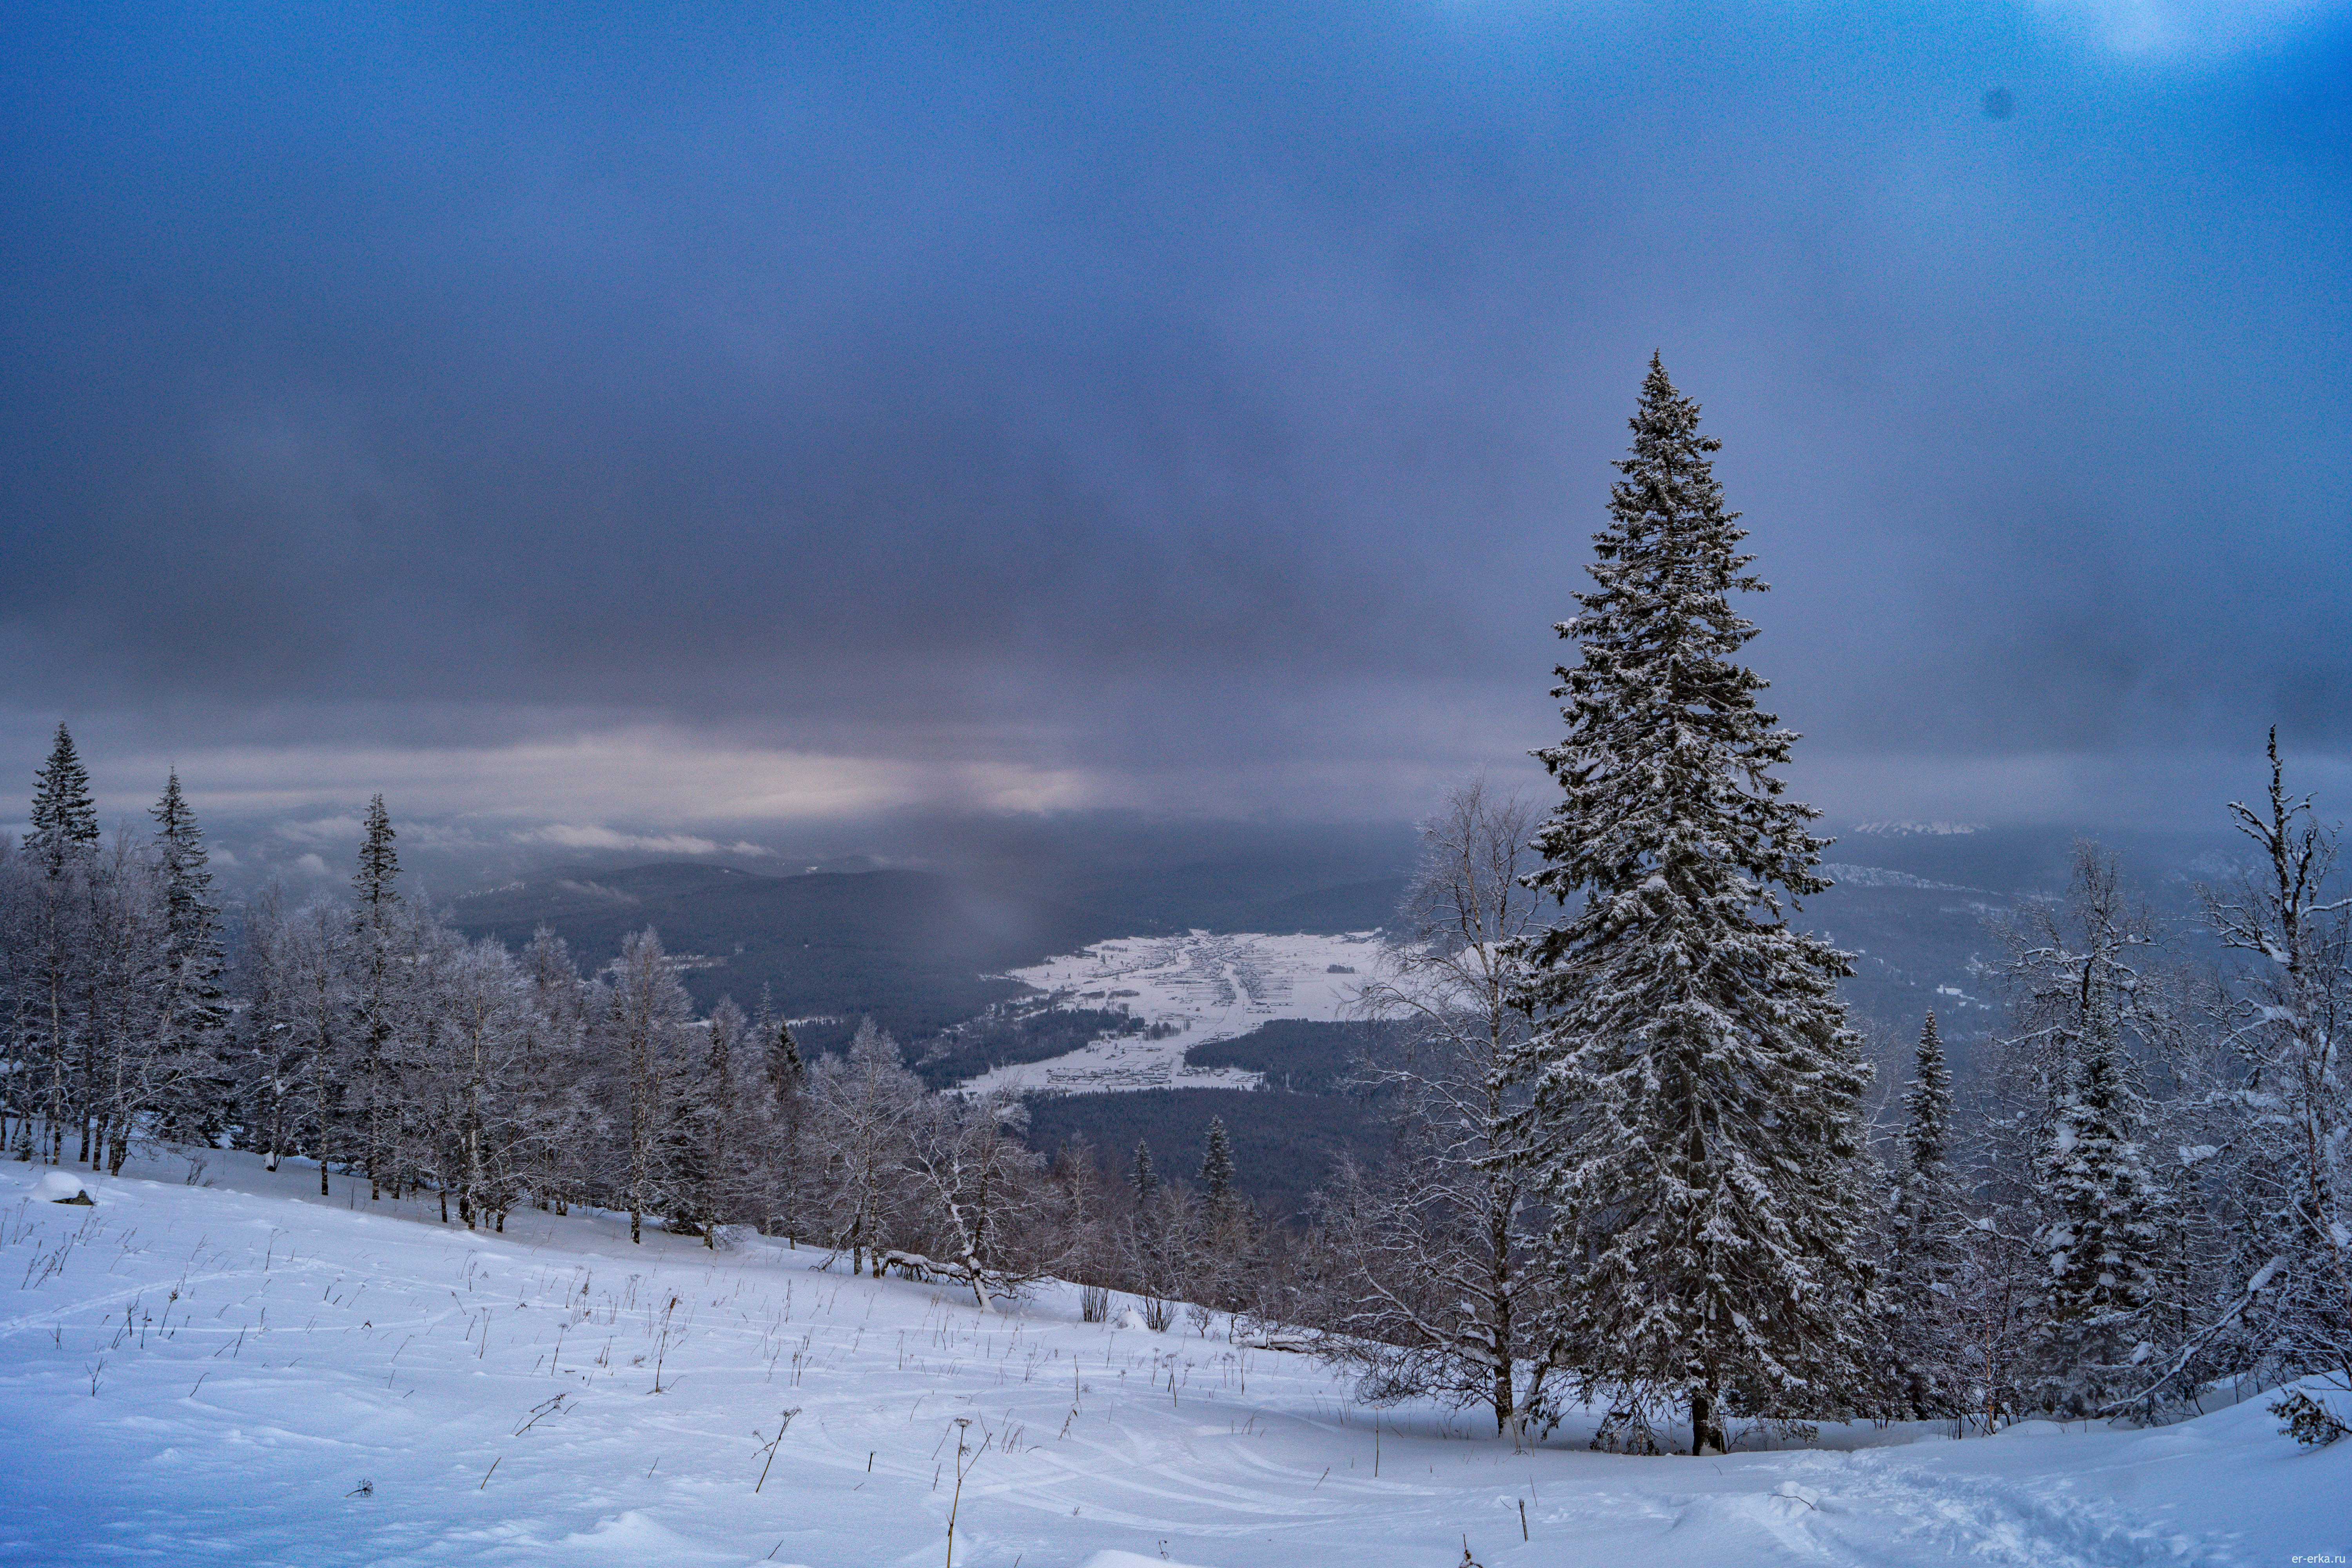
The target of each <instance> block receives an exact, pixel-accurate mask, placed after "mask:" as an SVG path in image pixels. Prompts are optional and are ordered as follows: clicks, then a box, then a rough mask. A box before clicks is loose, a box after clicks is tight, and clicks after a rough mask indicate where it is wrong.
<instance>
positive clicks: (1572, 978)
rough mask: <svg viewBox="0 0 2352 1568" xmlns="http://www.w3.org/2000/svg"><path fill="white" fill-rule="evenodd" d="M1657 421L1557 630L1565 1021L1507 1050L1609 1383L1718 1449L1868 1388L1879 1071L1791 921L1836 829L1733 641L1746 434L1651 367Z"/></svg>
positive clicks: (1556, 763)
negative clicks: (1866, 1107)
mask: <svg viewBox="0 0 2352 1568" xmlns="http://www.w3.org/2000/svg"><path fill="white" fill-rule="evenodd" d="M1720 446H1721V443H1720V442H1717V441H1716V440H1713V439H1711V438H1708V437H1702V436H1701V435H1700V434H1699V433H1698V406H1697V405H1696V404H1695V403H1693V402H1691V401H1690V400H1689V399H1687V398H1685V397H1684V396H1683V395H1681V394H1680V393H1679V392H1677V391H1675V387H1674V384H1673V383H1672V382H1670V381H1669V380H1668V379H1667V376H1666V373H1665V369H1664V365H1663V364H1661V363H1659V362H1658V360H1657V359H1656V358H1654V357H1653V359H1652V360H1651V362H1650V371H1649V375H1648V378H1647V380H1646V381H1645V382H1644V384H1643V389H1642V397H1641V405H1640V408H1639V410H1638V412H1637V413H1636V414H1635V416H1634V417H1633V450H1632V452H1631V453H1630V454H1629V455H1628V456H1627V457H1626V458H1623V459H1622V460H1621V461H1620V462H1619V463H1618V464H1617V468H1618V470H1619V472H1620V474H1621V475H1622V478H1621V479H1620V480H1619V481H1618V483H1617V484H1616V485H1615V487H1614V489H1613V490H1612V496H1611V500H1610V509H1609V510H1610V513H1611V521H1610V524H1609V526H1608V527H1607V528H1605V529H1604V530H1602V531H1601V532H1600V533H1599V534H1597V535H1596V536H1595V537H1594V549H1595V554H1596V556H1597V559H1596V560H1595V562H1594V563H1593V564H1592V565H1591V567H1590V568H1589V570H1590V572H1591V576H1592V579H1593V583H1594V586H1593V588H1592V589H1591V591H1589V592H1586V593H1581V594H1579V595H1577V601H1578V603H1579V605H1581V607H1582V613H1581V614H1580V615H1579V616H1576V617H1575V618H1574V619H1573V620H1571V621H1569V622H1567V623H1565V624H1563V625H1562V626H1560V627H1559V632H1560V635H1561V636H1562V637H1568V638H1570V639H1572V640H1574V641H1575V642H1577V643H1578V644H1579V645H1580V650H1581V658H1580V661H1579V662H1578V663H1577V664H1576V665H1574V666H1572V667H1570V666H1562V667H1561V668H1559V672H1558V673H1559V678H1560V681H1561V684H1560V685H1559V687H1558V688H1556V689H1554V691H1553V695H1554V696H1555V697H1557V698H1562V699H1565V705H1564V707H1563V709H1562V716H1563V718H1564V719H1565V720H1566V721H1567V725H1568V734H1567V737H1566V739H1565V740H1563V741H1562V742H1560V743H1559V744H1557V745H1554V746H1549V747H1547V748H1545V749H1544V750H1542V751H1540V752H1537V753H1536V754H1537V756H1538V757H1539V758H1540V759H1541V760H1542V762H1543V763H1544V765H1545V766H1546V767H1547V768H1548V769H1549V770H1550V773H1551V775H1552V777H1553V778H1554V779H1556V780H1557V781H1558V782H1559V785H1560V787H1561V789H1562V791H1563V792H1564V795H1565V798H1563V799H1562V800H1561V801H1560V803H1559V805H1558V806H1556V807H1555V808H1554V809H1553V811H1552V813H1551V815H1550V816H1549V817H1548V818H1547V819H1546V821H1545V824H1544V826H1543V827H1542V829H1541V830H1540V832H1539V833H1538V836H1537V837H1536V841H1535V847H1536V848H1537V850H1538V853H1539V854H1541V856H1542V857H1543V858H1544V862H1545V863H1544V866H1543V868H1541V869H1540V870H1539V871H1538V872H1537V873H1536V874H1535V876H1534V877H1533V878H1532V879H1531V885H1533V886H1534V887H1535V888H1536V889H1538V890H1539V891H1540V892H1543V893H1546V894H1549V895H1550V896H1551V897H1553V898H1555V899H1557V900H1559V902H1560V903H1561V905H1562V906H1563V907H1564V908H1565V910H1566V915H1565V918H1564V919H1563V920H1562V921H1561V923H1559V925H1557V926H1555V927H1553V928H1551V929H1549V930H1548V931H1543V932H1542V933H1540V934H1539V935H1537V936H1535V937H1533V938H1531V939H1530V940H1528V942H1526V943H1525V945H1524V953H1525V957H1526V959H1527V962H1528V965H1529V969H1530V977H1529V981H1528V1004H1529V1005H1530V1006H1531V1008H1532V1009H1533V1011H1534V1012H1535V1014H1536V1015H1537V1016H1538V1018H1539V1019H1540V1023H1539V1026H1538V1027H1537V1028H1536V1029H1535V1030H1534V1031H1532V1032H1531V1034H1530V1036H1529V1037H1528V1039H1527V1040H1526V1041H1525V1042H1524V1043H1523V1044H1521V1045H1520V1046H1518V1047H1516V1048H1515V1050H1514V1051H1513V1052H1512V1055H1511V1058H1510V1067H1511V1068H1512V1070H1513V1071H1514V1073H1515V1075H1516V1076H1517V1077H1518V1078H1520V1079H1525V1080H1526V1081H1527V1082H1528V1084H1529V1086H1530V1089H1531V1091H1532V1093H1531V1100H1530V1104H1529V1107H1528V1110H1527V1111H1526V1112H1525V1113H1524V1116H1523V1119H1522V1120H1523V1123H1524V1127H1525V1131H1526V1136H1527V1143H1528V1149H1529V1152H1530V1153H1531V1155H1532V1157H1533V1161H1534V1165H1535V1172H1536V1175H1537V1178H1538V1183H1539V1184H1540V1187H1541V1190H1542V1193H1543V1196H1544V1197H1545V1199H1546V1200H1547V1201H1548V1202H1549V1204H1550V1205H1551V1206H1552V1210H1553V1215H1554V1222H1553V1226H1552V1228H1551V1230H1550V1232H1549V1237H1547V1247H1546V1255H1547V1259H1548V1262H1549V1267H1550V1268H1552V1269H1553V1271H1554V1272H1555V1274H1556V1275H1557V1276H1559V1280H1560V1284H1561V1287H1562V1288H1561V1289H1559V1292H1558V1294H1557V1297H1556V1300H1557V1301H1558V1307H1557V1309H1556V1314H1557V1317H1556V1322H1555V1324H1554V1328H1555V1329H1556V1331H1557V1334H1558V1338H1559V1342H1560V1344H1561V1345H1562V1346H1563V1349H1564V1352H1565V1354H1566V1356H1567V1358H1568V1359H1569V1360H1570V1363H1572V1364H1574V1365H1575V1366H1576V1367H1577V1368H1578V1369H1579V1372H1580V1374H1581V1375H1582V1377H1583V1378H1584V1379H1585V1381H1586V1383H1587V1384H1588V1385H1589V1386H1590V1387H1591V1389H1592V1390H1593V1391H1595V1392H1606V1393H1608V1394H1610V1395H1612V1397H1619V1398H1627V1399H1631V1400H1633V1401H1634V1402H1635V1403H1636V1404H1637V1405H1638V1404H1642V1403H1648V1402H1651V1401H1656V1400H1671V1401H1677V1402H1682V1403H1685V1404H1686V1405H1687V1406H1688V1409H1689V1412H1690V1416H1691V1427H1692V1446H1693V1451H1694V1452H1705V1451H1707V1450H1710V1449H1713V1450H1720V1449H1721V1448H1722V1447H1723V1445H1724V1427H1723V1419H1724V1414H1725V1408H1726V1405H1727V1404H1728V1405H1731V1406H1732V1407H1733V1408H1735V1409H1737V1410H1739V1411H1743V1412H1746V1413H1749V1414H1755V1415H1774V1416H1787V1417H1791V1418H1794V1417H1801V1416H1806V1415H1833V1414H1837V1413H1841V1412H1843V1411H1845V1410H1848V1409H1851V1408H1853V1405H1855V1403H1856V1402H1857V1400H1858V1399H1859V1398H1860V1397H1861V1396H1862V1391H1863V1390H1864V1387H1865V1386H1866V1385H1867V1383H1868V1381H1869V1377H1870V1373H1869V1368H1868V1366H1867V1364H1866V1363H1867V1359H1868V1347H1867V1342H1866V1332H1865V1330H1864V1326H1863V1325H1865V1324H1867V1323H1868V1322H1870V1321H1873V1320H1874V1317H1875V1315H1876V1312H1877V1310H1878V1303H1877V1301H1876V1300H1875V1293H1874V1288H1873V1286H1872V1283H1871V1279H1870V1272H1869V1266H1868V1263H1867V1262H1866V1259H1865V1257H1864V1253H1865V1248H1866V1245H1867V1242H1868V1238H1869V1237H1870V1235H1871V1232H1872V1230H1873V1221H1874V1215H1873V1213H1872V1208H1873V1205H1872V1203H1871V1200H1870V1198H1869V1196H1868V1194H1867V1193H1866V1191H1865V1188H1864V1182H1863V1180H1862V1172H1863V1169H1864V1150H1863V1143H1862V1135H1861V1116H1860V1101H1861V1097H1862V1093H1863V1090H1864V1088H1865V1086H1866V1085H1867V1082H1868V1078H1869V1075H1868V1071H1867V1069H1866V1068H1864V1065H1863V1062H1862V1058H1861V1049H1860V1040H1859V1038H1858V1037H1857V1036H1856V1035H1855V1034H1854V1032H1853V1030H1852V1029H1850V1028H1849V1027H1848V1026H1847V1024H1846V1019H1845V1014H1844V1010H1843V1007H1842V1005H1840V1003H1839V1001H1838V997H1837V991H1836V983H1837V980H1838V978H1839V977H1840V976H1842V975H1843V974H1845V973H1848V968H1847V963H1846V960H1845V957H1844V955H1843V954H1842V953H1840V952H1837V951H1836V950H1834V949H1832V947H1830V946H1829V945H1828V944H1827V943H1825V942H1822V941H1820V940H1819V939H1818V938H1815V937H1812V936H1810V935H1807V934H1806V933H1804V932H1802V931H1798V930H1796V929H1794V928H1792V927H1791V926H1790V924H1789V923H1788V920H1787V918H1786V914H1785V913H1784V911H1783V907H1782V899H1783V896H1784V895H1785V896H1786V898H1787V899H1789V900H1791V906H1792V907H1793V900H1796V899H1798V898H1801V897H1803V896H1805V895H1809V894H1812V893H1816V892H1819V891H1821V890H1822V889H1823V888H1825V887H1826V886H1827V884H1826V883H1825V882H1824V881H1823V880H1822V878H1821V877H1820V875H1819V874H1818V872H1817V870H1816V867H1817V866H1818V864H1819V862H1820V858H1821V851H1822V847H1823V841H1822V840H1821V839H1817V838H1815V837H1812V836H1811V834H1810V833H1809V832H1808V831H1807V825H1808V824H1809V823H1810V822H1811V821H1812V820H1813V818H1814V817H1815V816H1818V815H1819V814H1818V813H1816V812H1814V811H1813V810H1811V808H1809V807H1806V806H1803V805H1797V804H1796V803H1794V802H1791V801H1788V800H1785V799H1783V798H1782V790H1783V787H1784V786H1783V784H1782V782H1781V781H1780V779H1779V778H1778V777H1776V776H1775V775H1774V773H1773V770H1774V769H1775V768H1778V767H1780V766H1783V765H1785V764H1786V763H1788V761H1789V753H1790V742H1792V741H1793V740H1794V739H1795V737H1794V736H1793V735H1792V734H1790V732H1789V731H1784V730H1780V729H1777V728H1775V727H1774V726H1775V724H1776V722H1777V721H1776V720H1775V718H1774V717H1773V715H1771V714H1769V713H1765V712H1761V711H1759V710H1758V708H1757V706H1756V697H1757V693H1758V692H1759V691H1760V690H1762V689H1764V682H1763V681H1762V680H1761V679H1759V678H1758V677H1757V676H1756V675H1755V674H1754V673H1753V672H1752V671H1750V670H1749V669H1748V668H1745V667H1744V666H1742V665H1740V664H1739V663H1738V662H1736V660H1735V657H1734V656H1735V655H1736V654H1737V653H1738V650H1739V648H1740V647H1742V646H1743V645H1744V644H1746V643H1747V642H1748V639H1749V638H1751V637H1754V636H1755V635H1756V628H1755V627H1754V626H1752V625H1751V624H1750V623H1748V621H1746V620H1744V619H1742V618H1741V617H1740V616H1738V615H1737V614H1735V613H1734V611H1733V610H1732V607H1731V595H1733V594H1734V593H1743V592H1758V591H1761V590H1762V589H1763V587H1764V586H1765V584H1763V583H1762V582H1761V581H1759V579H1758V578H1757V577H1756V576H1754V575H1753V574H1750V573H1749V572H1748V565H1749V563H1751V561H1752V560H1753V557H1751V556H1747V555H1742V554H1740V553H1738V543H1739V542H1740V540H1741V539H1743V538H1744V537H1746V535H1745V531H1743V530H1741V529H1739V528H1738V527H1736V526H1734V519H1735V518H1736V517H1737V516H1738V514H1737V513H1735V512H1729V511H1727V510H1725V509H1724V504H1723V494H1722V489H1721V488H1720V486H1718V485H1717V481H1716V479H1715V475H1714V471H1713V467H1712V464H1711V461H1710V458H1711V455H1712V454H1713V453H1714V452H1716V451H1717V449H1718V448H1719V447H1720ZM1579 900H1580V901H1579Z"/></svg>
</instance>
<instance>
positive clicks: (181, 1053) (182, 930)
mask: <svg viewBox="0 0 2352 1568" xmlns="http://www.w3.org/2000/svg"><path fill="white" fill-rule="evenodd" d="M149 815H150V816H152V817H153V818H154V819H155V859H156V868H157V872H158V874H159V876H160V879H161V882H162V892H163V919H164V927H163V941H164V947H163V953H162V955H161V962H160V963H159V965H158V973H157V981H158V984H159V990H160V994H159V995H158V996H157V998H156V1006H155V1020H154V1046H153V1050H154V1055H155V1057H156V1059H157V1061H158V1064H159V1066H160V1068H161V1069H162V1071H161V1074H160V1077H161V1079H162V1081H161V1082H159V1083H158V1085H157V1098H156V1105H155V1111H156V1126H155V1132H156V1134H157V1135H158V1136H159V1137H162V1138H163V1139H164V1140H166V1141H167V1142H193V1143H202V1144H205V1145H209V1144H211V1143H212V1142H214V1141H215V1139H217V1138H218V1137H219V1136H220V1134H221V1133H222V1132H224V1131H226V1130H227V1127H228V1123H229V1121H230V1119H231V1117H232V1116H234V1114H235V1105H236V1090H237V1083H236V1065H235V1064H234V1063H233V1062H232V1061H231V1060H230V1058H229V1056H228V1051H229V1048H230V1047H229V1038H228V1017H229V1013H228V1001H227V998H226V995H225V994H224V993H223V992H222V989H221V979H222V975H223V973H225V971H226V968H227V962H226V958H225V956H224V955H223V952H222V950H221V939H220V909H219V906H218V905H216V904H215V903H214V902H213V898H212V882H213V874H212V870H211V868H210V866H209V864H208V862H209V860H210V858H211V857H210V855H209V853H208V852H207V851H206V849H205V836H204V830H203V829H202V828H201V827H199V826H197V824H196V815H195V813H194V810H192V809H191V808H190V807H189V805H188V801H187V796H186V795H184V794H183V793H182V792H181V789H180V773H179V770H178V769H177V768H174V769H173V770H172V771H171V773H170V774H169V775H168V776H167V777H166V779H165V781H164V784H163V798H162V799H160V800H158V801H157V802H156V803H155V805H154V807H153V809H152V811H151V812H150V813H149Z"/></svg>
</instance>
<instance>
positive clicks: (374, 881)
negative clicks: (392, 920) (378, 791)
mask: <svg viewBox="0 0 2352 1568" xmlns="http://www.w3.org/2000/svg"><path fill="white" fill-rule="evenodd" d="M397 837H400V836H399V835H398V834H396V833H394V831H393V827H392V813H390V812H389V811H386V810H385V809H384V805H383V796H382V795H376V796H374V797H373V798H371V799H370V800H369V801H368V810H367V824H366V826H365V827H364V828H363V829H362V835H361V838H360V864H359V869H358V870H356V871H354V872H352V890H353V891H354V892H355V893H357V894H358V896H359V901H360V908H361V910H362V913H363V916H364V918H366V919H368V920H370V921H382V920H383V919H385V918H388V910H389V909H390V906H391V905H393V904H394V903H396V902H398V901H399V899H400V893H399V891H398V889H397V887H396V884H397V883H398V882H399V880H400V853H399V851H398V850H396V849H394V847H393V840H394V839H395V838H397Z"/></svg>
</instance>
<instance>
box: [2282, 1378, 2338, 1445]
mask: <svg viewBox="0 0 2352 1568" xmlns="http://www.w3.org/2000/svg"><path fill="white" fill-rule="evenodd" d="M2271 1414H2272V1415H2275V1416H2277V1417H2278V1418H2279V1430H2280V1431H2281V1432H2284V1433H2285V1434H2286V1435H2287V1436H2290V1437H2292V1438H2294V1440H2295V1441H2296V1442H2298V1443H2300V1444H2302V1445H2303V1446H2304V1447H2306V1448H2325V1447H2327V1445H2329V1444H2330V1443H2333V1442H2334V1441H2336V1438H2338V1437H2341V1436H2345V1435H2346V1434H2347V1433H2352V1426H2346V1425H2345V1424H2344V1423H2343V1422H2341V1421H2339V1420H2337V1419H2336V1413H2335V1412H2334V1411H2332V1410H2330V1409H2328V1408H2327V1406H2326V1405H2322V1404H2321V1403H2320V1402H2319V1401H2318V1400H2316V1399H2314V1398H2313V1397H2312V1396H2311V1395H2310V1394H2307V1393H2305V1391H2304V1390H2302V1389H2300V1388H2297V1389H2293V1390H2291V1391H2289V1392H2288V1394H2286V1396H2285V1397H2284V1398H2283V1399H2280V1400H2278V1401H2276V1402H2275V1403H2273V1405H2271Z"/></svg>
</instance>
